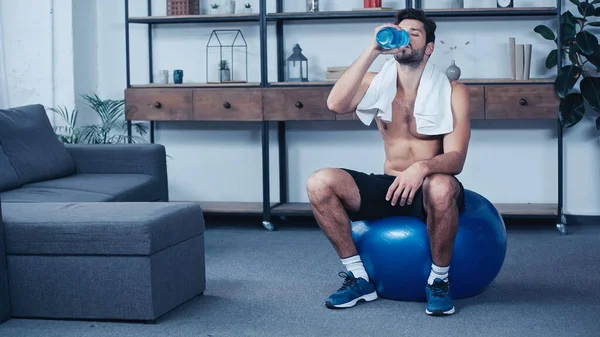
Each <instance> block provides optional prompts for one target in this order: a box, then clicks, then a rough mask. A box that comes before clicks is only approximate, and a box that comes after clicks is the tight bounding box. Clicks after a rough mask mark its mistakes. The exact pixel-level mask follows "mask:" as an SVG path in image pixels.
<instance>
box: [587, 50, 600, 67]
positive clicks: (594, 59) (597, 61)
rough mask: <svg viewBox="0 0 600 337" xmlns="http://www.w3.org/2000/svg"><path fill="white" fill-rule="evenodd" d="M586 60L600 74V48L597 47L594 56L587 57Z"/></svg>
mask: <svg viewBox="0 0 600 337" xmlns="http://www.w3.org/2000/svg"><path fill="white" fill-rule="evenodd" d="M585 58H586V59H587V60H588V61H589V62H590V63H591V64H593V65H595V66H596V69H597V70H596V71H597V72H600V46H596V51H595V52H594V53H593V54H592V55H585Z"/></svg>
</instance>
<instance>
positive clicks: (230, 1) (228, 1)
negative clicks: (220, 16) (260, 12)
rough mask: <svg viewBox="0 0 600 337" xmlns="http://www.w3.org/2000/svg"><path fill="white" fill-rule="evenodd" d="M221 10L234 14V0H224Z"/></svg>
mask: <svg viewBox="0 0 600 337" xmlns="http://www.w3.org/2000/svg"><path fill="white" fill-rule="evenodd" d="M223 11H224V12H225V13H226V14H235V0H225V6H224V7H223Z"/></svg>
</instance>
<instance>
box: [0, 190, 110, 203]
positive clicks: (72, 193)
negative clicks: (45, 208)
mask: <svg viewBox="0 0 600 337" xmlns="http://www.w3.org/2000/svg"><path fill="white" fill-rule="evenodd" d="M0 198H1V199H2V202H3V203H8V202H25V203H27V202H35V203H37V202H71V201H82V202H86V201H89V202H91V201H95V202H100V201H104V202H105V201H113V200H114V198H113V196H112V195H109V194H102V193H95V192H88V191H78V190H67V189H61V188H53V187H31V186H25V187H21V188H17V189H14V190H10V191H4V192H0Z"/></svg>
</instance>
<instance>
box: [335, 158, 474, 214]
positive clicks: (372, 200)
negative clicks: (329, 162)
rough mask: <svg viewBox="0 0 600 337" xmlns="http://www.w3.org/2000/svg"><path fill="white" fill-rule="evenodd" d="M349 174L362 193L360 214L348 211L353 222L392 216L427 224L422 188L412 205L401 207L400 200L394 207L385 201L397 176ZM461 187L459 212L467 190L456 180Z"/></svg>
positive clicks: (354, 172)
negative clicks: (410, 218) (415, 218)
mask: <svg viewBox="0 0 600 337" xmlns="http://www.w3.org/2000/svg"><path fill="white" fill-rule="evenodd" d="M343 170H344V171H346V172H348V173H349V174H350V175H351V176H352V178H354V182H356V185H357V186H358V190H359V191H360V209H359V210H358V212H352V211H348V216H349V217H350V220H352V221H360V220H375V219H380V218H387V217H390V216H412V217H417V218H419V219H421V220H422V221H423V222H425V220H426V218H427V213H426V212H425V207H424V205H423V190H422V187H420V188H419V189H418V190H417V192H416V193H415V197H414V199H413V202H412V203H411V204H410V205H407V204H405V205H404V206H400V204H399V203H400V199H399V198H398V202H397V203H396V206H392V204H391V200H390V201H387V200H385V196H386V195H387V192H388V189H389V188H390V185H391V184H392V183H393V182H394V179H396V177H395V176H391V175H387V174H374V173H371V174H366V173H363V172H358V171H354V170H350V169H344V168H343ZM454 179H456V181H457V182H458V185H459V186H460V187H459V188H460V193H459V196H458V200H457V205H458V209H459V211H462V210H463V208H464V206H465V190H464V187H463V185H462V183H461V182H460V181H459V180H458V179H457V178H456V177H454Z"/></svg>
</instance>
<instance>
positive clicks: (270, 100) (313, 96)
mask: <svg viewBox="0 0 600 337" xmlns="http://www.w3.org/2000/svg"><path fill="white" fill-rule="evenodd" d="M330 91H331V87H328V86H327V87H312V88H302V87H300V88H298V87H294V88H267V89H264V92H263V103H264V118H265V120H271V121H284V120H296V121H299V120H335V113H334V112H333V111H331V110H329V109H328V108H327V96H329V92H330Z"/></svg>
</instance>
